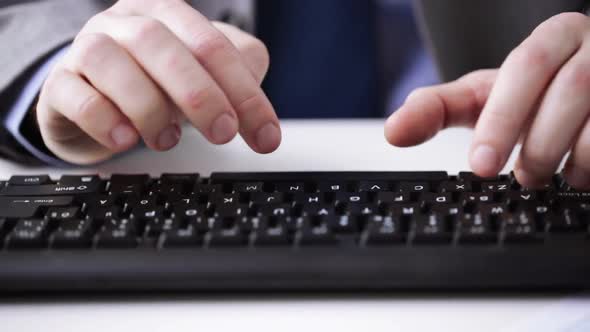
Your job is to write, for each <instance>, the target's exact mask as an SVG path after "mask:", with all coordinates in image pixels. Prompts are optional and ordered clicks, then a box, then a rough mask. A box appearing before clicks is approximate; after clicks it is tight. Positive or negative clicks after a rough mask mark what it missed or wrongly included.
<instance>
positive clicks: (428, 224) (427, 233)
mask: <svg viewBox="0 0 590 332" xmlns="http://www.w3.org/2000/svg"><path fill="white" fill-rule="evenodd" d="M410 234H411V239H412V241H413V242H414V243H428V244H444V243H450V242H451V240H452V237H453V236H452V233H451V231H450V229H449V226H448V225H447V223H446V220H445V218H443V217H441V216H437V215H436V214H430V215H420V216H418V217H417V218H415V219H414V220H413V221H412V222H411V226H410Z"/></svg>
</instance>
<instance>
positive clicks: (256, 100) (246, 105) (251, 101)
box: [236, 92, 266, 114]
mask: <svg viewBox="0 0 590 332" xmlns="http://www.w3.org/2000/svg"><path fill="white" fill-rule="evenodd" d="M265 107H266V97H265V96H264V94H263V93H260V92H257V93H253V94H251V95H250V96H248V97H247V98H244V99H243V100H242V101H240V102H239V103H238V106H237V109H236V111H237V112H238V113H240V114H244V113H247V112H249V111H250V110H262V109H264V108H265Z"/></svg>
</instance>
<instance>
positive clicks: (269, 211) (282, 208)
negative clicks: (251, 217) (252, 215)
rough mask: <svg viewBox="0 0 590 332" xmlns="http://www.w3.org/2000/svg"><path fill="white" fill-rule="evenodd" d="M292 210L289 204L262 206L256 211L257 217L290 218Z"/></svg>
mask: <svg viewBox="0 0 590 332" xmlns="http://www.w3.org/2000/svg"><path fill="white" fill-rule="evenodd" d="M292 211H293V208H292V207H291V205H289V204H275V205H263V206H261V207H260V208H259V209H258V215H259V216H268V217H270V216H274V217H282V216H290V215H292Z"/></svg>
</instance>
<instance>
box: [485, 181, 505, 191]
mask: <svg viewBox="0 0 590 332" xmlns="http://www.w3.org/2000/svg"><path fill="white" fill-rule="evenodd" d="M510 189H511V187H510V182H509V181H493V182H482V183H481V190H482V191H484V192H494V193H503V192H508V191H509V190H510Z"/></svg>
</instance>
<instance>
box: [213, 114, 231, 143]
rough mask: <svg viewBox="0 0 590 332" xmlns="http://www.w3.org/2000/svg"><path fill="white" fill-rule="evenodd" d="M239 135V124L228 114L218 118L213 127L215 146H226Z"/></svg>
mask: <svg viewBox="0 0 590 332" xmlns="http://www.w3.org/2000/svg"><path fill="white" fill-rule="evenodd" d="M237 133H238V122H237V120H236V119H235V118H234V117H233V116H231V115H229V114H227V113H224V114H222V115H220V116H218V117H217V119H215V121H213V125H211V138H212V139H213V143H215V144H225V143H227V142H229V141H231V140H232V139H233V138H234V137H235V136H236V134H237Z"/></svg>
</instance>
